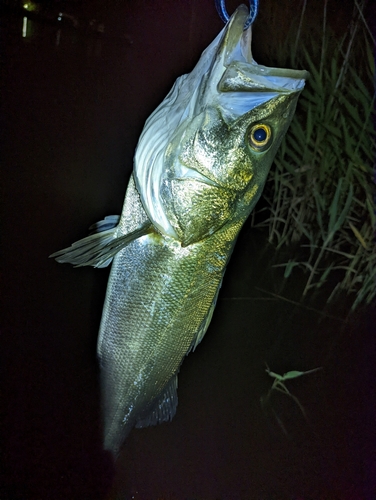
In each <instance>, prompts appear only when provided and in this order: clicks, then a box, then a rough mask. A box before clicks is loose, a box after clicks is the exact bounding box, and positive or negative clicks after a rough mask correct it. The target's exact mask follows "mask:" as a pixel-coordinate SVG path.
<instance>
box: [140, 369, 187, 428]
mask: <svg viewBox="0 0 376 500" xmlns="http://www.w3.org/2000/svg"><path fill="white" fill-rule="evenodd" d="M177 388H178V376H177V374H176V375H174V376H173V377H172V378H171V380H170V381H169V382H168V384H167V385H166V387H165V389H164V391H163V393H162V394H161V396H160V397H159V398H158V399H157V401H156V402H155V403H154V405H153V407H152V410H151V411H149V412H148V413H146V415H141V417H140V418H139V419H138V420H137V423H136V425H135V427H137V428H142V427H149V426H150V425H157V424H160V423H161V422H169V421H170V420H172V418H173V417H174V415H175V413H176V408H177V406H178V394H177Z"/></svg>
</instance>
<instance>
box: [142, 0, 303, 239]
mask: <svg viewBox="0 0 376 500" xmlns="http://www.w3.org/2000/svg"><path fill="white" fill-rule="evenodd" d="M247 16H248V9H247V7H246V6H245V5H241V6H240V7H239V8H238V9H237V10H236V12H235V13H234V14H233V16H232V17H231V19H230V20H229V22H228V23H227V25H226V26H225V27H224V28H223V30H222V31H221V33H219V35H218V36H217V37H216V38H215V40H214V41H213V42H212V43H211V44H210V45H209V46H208V47H207V49H206V50H205V51H204V52H203V54H202V56H201V58H200V60H199V62H198V63H197V65H196V67H195V68H194V69H193V71H192V72H191V73H190V74H188V75H183V76H182V77H180V78H178V80H177V81H176V82H175V84H174V86H173V88H172V89H171V91H170V93H169V94H168V96H167V97H166V99H165V100H164V101H163V102H162V103H161V105H160V106H159V107H158V108H157V109H156V110H155V111H154V113H153V114H152V115H151V116H150V117H149V118H148V120H147V122H146V124H145V128H144V130H143V132H142V134H141V136H140V140H139V143H138V147H137V151H136V154H135V167H134V176H135V182H136V187H137V190H138V192H139V194H140V197H141V201H142V204H143V206H144V209H145V211H146V213H147V214H148V216H149V218H150V220H151V221H152V223H153V225H154V227H155V228H156V229H157V230H158V231H159V232H160V233H161V234H164V235H166V236H170V237H172V238H175V239H179V237H178V234H177V232H176V230H175V228H174V225H173V224H171V220H170V216H169V214H168V213H167V210H166V204H165V199H164V198H165V197H164V196H163V195H162V192H164V193H165V185H166V182H170V181H171V179H177V178H182V179H188V178H192V179H195V180H196V181H200V182H203V183H205V184H208V185H211V186H213V187H215V186H217V185H222V187H225V186H224V184H223V182H221V181H220V180H218V179H217V178H216V177H215V176H214V175H212V174H211V173H210V172H209V171H208V169H205V168H201V166H200V165H198V164H195V165H192V164H190V163H191V162H184V161H182V160H181V158H180V150H181V147H180V144H181V143H182V142H184V137H185V136H187V135H189V132H190V130H192V129H194V128H195V127H196V128H197V120H201V119H202V118H200V117H202V116H203V113H207V114H208V116H209V118H208V119H209V120H210V119H211V116H210V115H211V114H213V113H214V114H215V113H216V112H218V111H219V112H220V114H221V118H222V119H223V121H224V122H225V123H226V124H228V125H229V126H230V124H231V123H232V122H233V121H234V120H236V119H237V118H239V117H241V116H243V115H244V114H246V113H249V112H250V111H251V110H253V109H255V108H257V107H258V106H260V105H262V104H263V103H265V102H267V101H269V100H272V99H273V98H275V97H277V96H280V95H283V94H285V95H286V94H287V95H288V94H295V93H296V94H298V93H299V92H300V91H301V90H302V88H303V87H304V81H305V79H306V78H307V77H308V73H307V72H306V71H300V70H291V69H280V68H268V67H266V66H262V65H259V64H257V63H256V62H255V61H254V59H253V56H252V51H251V38H252V31H251V27H249V28H248V29H247V30H245V31H244V30H243V27H244V23H245V20H246V19H247ZM284 118H288V116H287V114H286V116H284ZM172 151H173V154H172V153H171V152H172Z"/></svg>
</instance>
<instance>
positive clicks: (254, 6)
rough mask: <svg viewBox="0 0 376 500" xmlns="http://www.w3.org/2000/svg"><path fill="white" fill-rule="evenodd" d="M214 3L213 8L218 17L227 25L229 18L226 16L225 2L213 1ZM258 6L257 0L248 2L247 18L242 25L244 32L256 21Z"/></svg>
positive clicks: (223, 0)
mask: <svg viewBox="0 0 376 500" xmlns="http://www.w3.org/2000/svg"><path fill="white" fill-rule="evenodd" d="M214 2H215V6H216V8H217V11H218V14H219V17H220V18H221V19H222V21H223V22H224V23H227V21H228V20H229V19H230V16H229V15H228V13H227V10H226V6H225V0H214ZM258 6H259V0H249V16H248V19H247V20H246V22H245V24H244V29H245V30H246V29H247V28H248V27H249V26H250V25H251V24H253V21H254V20H255V19H256V16H257V12H258Z"/></svg>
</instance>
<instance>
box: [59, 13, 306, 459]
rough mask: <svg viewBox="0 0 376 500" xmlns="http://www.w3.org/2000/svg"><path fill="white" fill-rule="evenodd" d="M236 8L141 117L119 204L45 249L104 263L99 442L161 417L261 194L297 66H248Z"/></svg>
mask: <svg viewBox="0 0 376 500" xmlns="http://www.w3.org/2000/svg"><path fill="white" fill-rule="evenodd" d="M247 16H248V9H247V8H246V7H245V6H244V5H243V6H241V7H239V8H238V9H237V11H236V12H235V13H234V15H233V16H232V18H231V19H230V21H229V22H228V23H227V25H226V26H225V28H224V29H223V30H222V32H221V33H220V34H219V35H218V36H217V37H216V39H215V40H214V41H213V42H212V43H211V44H210V45H209V47H208V48H207V49H206V50H205V51H204V53H203V54H202V56H201V58H200V60H199V62H198V64H197V65H196V67H195V68H194V70H193V71H192V72H191V73H190V74H188V75H183V76H182V77H180V78H179V79H178V80H177V81H176V82H175V84H174V86H173V88H172V90H171V91H170V93H169V94H168V96H167V97H166V99H165V100H164V101H163V102H162V104H161V105H160V106H159V107H158V108H157V109H156V110H155V111H154V113H153V114H152V115H151V116H150V117H149V119H148V120H147V121H146V124H145V127H144V130H143V132H142V134H141V137H140V140H139V143H138V146H137V150H136V154H135V160H134V172H133V174H132V176H131V178H130V181H129V184H128V188H127V192H126V196H125V202H124V207H123V211H122V214H121V217H120V221H119V222H118V217H116V216H112V217H107V218H106V219H105V220H104V221H101V222H100V223H98V224H97V225H96V227H95V228H94V229H95V230H96V231H97V232H96V233H95V234H93V235H91V236H89V237H87V238H84V239H83V240H80V241H79V242H77V243H75V244H73V245H72V246H71V247H70V248H68V249H64V250H61V251H60V252H57V253H55V254H53V255H52V256H53V257H55V258H56V260H57V261H58V262H70V263H73V264H75V265H77V266H82V265H93V266H94V267H104V266H106V265H108V264H109V263H110V262H111V261H112V269H111V273H110V277H109V282H108V287H107V294H106V299H105V303H104V308H103V315H102V320H101V325H100V331H99V339H98V356H99V361H100V368H101V380H102V391H103V414H104V428H105V438H104V447H105V449H108V450H111V451H112V452H113V453H114V454H116V453H118V451H119V449H120V447H121V444H122V442H123V441H124V439H125V437H126V436H127V434H128V433H129V432H130V430H131V429H132V428H133V427H144V426H148V425H154V424H157V423H159V422H164V421H168V420H171V419H172V417H173V415H174V414H175V411H176V406H177V394H176V390H177V374H178V371H179V367H180V365H181V363H182V361H183V359H184V357H185V356H186V355H187V354H188V353H189V352H190V351H191V350H194V349H195V348H196V346H197V345H198V344H199V342H200V341H201V340H202V338H203V336H204V335H205V332H206V330H207V328H208V326H209V323H210V320H211V318H212V314H213V311H214V308H215V304H216V300H217V297H218V292H219V289H220V286H221V282H222V278H223V275H224V272H225V269H226V265H227V262H228V260H229V258H230V255H231V252H232V249H233V247H234V244H235V240H236V237H237V235H238V232H239V230H240V228H241V227H242V225H243V223H244V221H245V220H246V219H247V217H248V215H249V214H250V212H251V211H252V209H253V208H254V206H255V204H256V202H257V200H258V199H259V197H260V195H261V192H262V190H263V187H264V184H265V181H266V177H267V175H268V172H269V168H270V165H271V163H272V161H273V158H274V155H275V153H276V150H277V148H278V146H279V144H280V142H281V140H282V137H283V135H284V134H285V132H286V130H287V128H288V126H289V124H290V121H291V119H292V116H293V114H294V111H295V107H296V102H297V99H298V96H299V93H300V92H301V90H302V89H303V87H304V80H305V78H306V77H307V76H308V74H307V72H305V71H295V70H286V69H277V68H267V67H265V66H261V65H258V64H257V63H256V62H255V61H254V60H253V57H252V53H251V46H250V44H251V28H248V29H247V30H245V31H243V27H244V23H245V20H246V18H247Z"/></svg>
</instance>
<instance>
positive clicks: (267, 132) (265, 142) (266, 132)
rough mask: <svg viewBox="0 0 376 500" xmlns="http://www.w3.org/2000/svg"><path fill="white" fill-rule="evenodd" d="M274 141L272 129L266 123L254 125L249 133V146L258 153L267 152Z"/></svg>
mask: <svg viewBox="0 0 376 500" xmlns="http://www.w3.org/2000/svg"><path fill="white" fill-rule="evenodd" d="M271 139H272V129H271V128H270V127H269V125H266V124H265V123H257V124H256V125H253V126H252V127H251V128H250V130H249V131H248V133H247V142H248V144H249V146H250V147H251V148H252V149H254V150H255V151H257V152H259V153H260V152H262V151H265V150H266V149H267V148H268V147H269V145H270V142H271Z"/></svg>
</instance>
